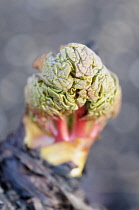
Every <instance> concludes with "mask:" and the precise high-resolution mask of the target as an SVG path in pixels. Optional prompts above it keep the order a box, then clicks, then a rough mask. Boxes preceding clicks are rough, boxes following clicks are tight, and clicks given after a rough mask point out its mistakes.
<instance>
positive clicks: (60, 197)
mask: <svg viewBox="0 0 139 210" xmlns="http://www.w3.org/2000/svg"><path fill="white" fill-rule="evenodd" d="M24 136H25V130H24V126H23V124H22V123H21V124H20V126H19V128H18V129H17V131H16V132H15V133H14V134H12V135H10V136H8V137H7V139H6V141H4V142H3V143H2V144H1V147H0V185H1V187H0V209H2V210H13V209H18V210H25V209H31V210H45V209H47V210H51V209H56V210H58V209H60V210H64V209H67V210H68V209H69V210H72V209H76V210H91V209H93V208H91V207H90V206H89V205H88V203H87V201H86V199H85V196H84V194H83V192H82V191H81V190H80V189H79V183H80V179H79V178H70V177H69V176H68V174H69V172H70V170H71V169H73V168H74V167H76V166H75V165H74V164H73V163H72V162H67V163H65V164H61V165H59V166H53V165H51V164H49V163H47V162H46V161H43V160H41V159H40V157H39V152H38V151H36V150H29V149H27V148H26V147H25V146H24V144H23V139H24Z"/></svg>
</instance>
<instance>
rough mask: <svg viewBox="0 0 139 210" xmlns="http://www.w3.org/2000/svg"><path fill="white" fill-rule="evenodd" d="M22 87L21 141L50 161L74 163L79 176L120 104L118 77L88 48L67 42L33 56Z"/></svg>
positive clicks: (73, 173) (72, 173)
mask: <svg viewBox="0 0 139 210" xmlns="http://www.w3.org/2000/svg"><path fill="white" fill-rule="evenodd" d="M33 66H34V67H35V68H37V69H39V71H40V73H38V74H34V75H33V76H32V77H30V78H29V79H28V82H27V85H26V88H25V99H26V116H25V120H24V122H25V127H26V137H25V143H26V145H27V146H28V147H30V148H37V147H39V148H40V153H41V156H42V158H44V159H45V160H47V161H49V162H50V163H52V164H61V163H63V162H66V161H73V162H74V163H75V164H76V165H77V168H75V169H73V170H72V171H71V176H80V175H81V173H82V170H83V167H84V164H85V162H86V157H87V155H88V151H89V148H90V146H91V145H92V144H93V142H94V140H95V139H96V138H97V136H98V135H99V133H100V132H101V130H102V129H103V127H104V126H105V124H106V122H107V121H108V119H109V118H111V117H113V116H116V115H117V114H118V112H119V108H120V104H121V88H120V86H119V81H118V78H117V77H116V75H115V74H113V73H112V72H110V71H109V70H108V69H107V68H106V67H105V66H104V65H103V63H102V61H101V59H100V58H99V57H98V56H97V55H96V54H95V53H94V52H93V51H92V50H91V49H89V48H88V47H86V46H85V45H82V44H77V43H70V44H68V45H67V46H63V47H62V49H61V50H60V52H59V53H58V54H57V55H56V56H54V55H53V54H52V53H49V54H46V55H45V54H44V55H42V56H40V57H38V58H37V59H36V60H35V62H34V65H33Z"/></svg>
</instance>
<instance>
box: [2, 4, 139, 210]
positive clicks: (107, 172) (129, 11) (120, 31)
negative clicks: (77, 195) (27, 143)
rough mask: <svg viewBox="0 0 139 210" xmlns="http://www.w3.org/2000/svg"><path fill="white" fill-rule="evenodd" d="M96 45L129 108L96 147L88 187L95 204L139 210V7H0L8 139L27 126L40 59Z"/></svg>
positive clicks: (85, 185) (110, 208)
mask: <svg viewBox="0 0 139 210" xmlns="http://www.w3.org/2000/svg"><path fill="white" fill-rule="evenodd" d="M92 40H95V41H96V43H97V47H98V48H99V55H100V57H101V58H102V60H103V62H104V63H105V65H106V66H107V67H108V68H109V69H111V70H112V71H114V72H115V73H116V74H117V75H118V76H119V78H120V83H121V86H122V89H123V106H122V110H121V113H120V115H119V116H118V118H117V119H116V120H111V121H110V122H109V124H108V125H107V126H106V128H105V130H104V131H103V133H102V138H101V140H98V141H97V142H96V143H95V145H94V146H93V147H92V150H91V152H90V155H89V158H88V162H87V169H89V170H88V172H87V174H86V176H85V177H84V178H83V179H82V187H83V188H84V189H85V190H86V193H87V195H88V198H89V199H90V200H91V203H92V205H94V204H95V203H98V202H99V203H100V204H103V205H106V206H107V208H108V210H139V108H138V107H139V93H138V92H139V0H132V1H131V0H0V138H1V139H2V138H5V137H6V135H7V134H8V133H9V132H11V131H12V130H14V129H15V128H16V127H17V125H18V123H19V120H20V118H21V116H22V113H23V111H24V86H25V84H26V79H27V77H28V76H29V75H31V74H32V73H34V72H36V70H34V69H32V62H33V60H34V59H35V58H36V56H38V55H40V54H41V53H44V52H45V53H47V52H49V51H53V52H55V53H56V52H58V48H59V46H60V45H63V44H67V43H69V42H78V43H83V44H87V43H88V42H90V41H92Z"/></svg>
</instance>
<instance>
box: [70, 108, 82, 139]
mask: <svg viewBox="0 0 139 210" xmlns="http://www.w3.org/2000/svg"><path fill="white" fill-rule="evenodd" d="M84 113H85V107H81V108H79V109H78V110H77V111H76V112H75V124H74V126H73V130H72V132H71V135H70V141H73V140H74V139H75V137H77V138H83V137H85V136H86V120H82V119H81V118H82V117H83V115H84Z"/></svg>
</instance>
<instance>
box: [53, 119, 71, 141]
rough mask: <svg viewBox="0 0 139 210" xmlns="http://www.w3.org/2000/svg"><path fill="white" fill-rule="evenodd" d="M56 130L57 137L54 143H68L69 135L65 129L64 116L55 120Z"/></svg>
mask: <svg viewBox="0 0 139 210" xmlns="http://www.w3.org/2000/svg"><path fill="white" fill-rule="evenodd" d="M56 128H57V131H58V132H57V135H56V136H55V141H56V142H60V141H70V139H69V133H68V129H67V122H66V118H65V116H63V117H62V119H57V120H56Z"/></svg>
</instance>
